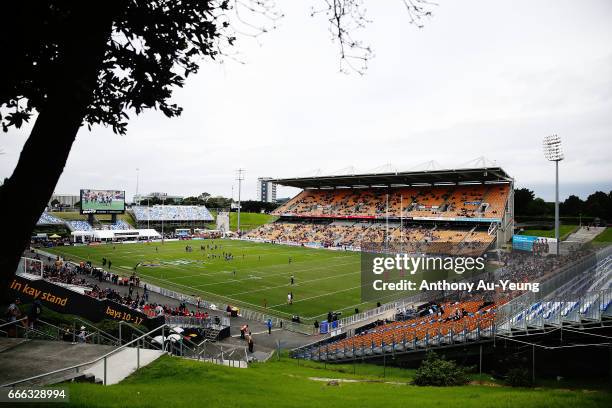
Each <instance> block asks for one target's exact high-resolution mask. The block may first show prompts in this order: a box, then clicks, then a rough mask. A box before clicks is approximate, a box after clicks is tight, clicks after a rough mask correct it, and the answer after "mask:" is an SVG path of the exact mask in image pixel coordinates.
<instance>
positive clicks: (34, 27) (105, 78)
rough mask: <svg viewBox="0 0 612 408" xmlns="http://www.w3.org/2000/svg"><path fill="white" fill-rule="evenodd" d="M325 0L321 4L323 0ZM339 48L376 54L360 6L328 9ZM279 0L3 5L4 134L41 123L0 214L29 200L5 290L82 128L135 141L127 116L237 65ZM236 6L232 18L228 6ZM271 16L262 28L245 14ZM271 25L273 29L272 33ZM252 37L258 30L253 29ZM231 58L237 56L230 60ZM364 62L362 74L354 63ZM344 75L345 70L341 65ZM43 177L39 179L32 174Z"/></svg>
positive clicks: (29, 0)
mask: <svg viewBox="0 0 612 408" xmlns="http://www.w3.org/2000/svg"><path fill="white" fill-rule="evenodd" d="M313 1H315V0H313ZM318 1H320V2H321V4H322V6H321V7H319V8H317V9H315V10H313V15H318V14H323V15H325V16H326V17H327V18H328V20H329V22H330V30H331V32H332V34H333V38H334V39H335V40H336V42H337V44H339V47H340V57H341V58H340V60H341V63H343V62H345V61H346V62H347V63H348V65H349V68H353V69H355V70H356V71H358V72H362V70H363V69H365V63H366V62H367V61H368V59H369V56H370V53H369V47H367V46H364V45H363V44H362V43H361V42H360V41H357V40H354V39H353V38H352V32H353V31H354V30H357V29H360V28H362V27H363V26H364V25H365V23H366V22H367V18H366V17H365V14H364V8H363V4H362V1H360V0H318ZM402 1H403V4H404V5H405V6H406V9H407V11H408V13H409V16H410V21H411V22H413V23H415V24H416V25H417V26H420V25H421V19H422V18H425V17H427V16H429V15H430V14H431V13H430V11H429V10H428V8H427V5H428V4H429V3H428V1H427V0H402ZM273 4H274V3H273V2H272V1H271V0H241V1H238V0H235V1H234V0H231V1H230V0H111V1H105V2H93V1H68V0H48V1H39V0H23V1H10V2H3V4H2V6H1V7H2V9H1V10H2V17H3V21H2V24H0V50H2V62H1V63H0V78H1V80H0V125H1V126H2V129H3V130H4V131H7V130H8V128H9V127H16V128H19V127H21V126H22V125H23V124H24V123H25V122H28V121H29V120H31V119H32V118H33V117H34V115H35V114H37V116H36V120H35V123H34V125H33V127H32V130H31V132H30V135H29V137H28V139H27V141H26V143H25V145H24V147H23V150H22V152H21V154H20V157H19V160H18V162H17V165H16V167H15V169H14V171H13V174H12V175H11V177H10V178H8V179H7V180H6V182H5V183H4V184H3V185H2V186H1V187H0V211H2V212H3V213H5V214H6V213H8V211H9V208H8V203H9V202H12V200H13V199H14V198H15V197H19V198H20V200H22V202H23V203H24V204H23V206H22V207H21V209H20V211H19V212H18V213H16V214H14V216H11V217H9V219H7V221H6V224H5V228H6V230H7V231H11V233H10V234H2V237H1V238H0V248H2V252H1V253H0V270H1V272H0V291H2V293H4V289H5V288H6V287H7V285H8V282H9V280H10V278H11V277H12V276H13V275H14V271H15V269H16V267H17V265H18V262H19V257H20V255H21V253H22V252H23V250H24V249H25V247H26V245H27V244H28V242H29V239H30V236H31V233H32V231H33V228H34V226H35V224H36V221H37V220H38V217H39V216H40V214H41V213H42V211H43V210H44V207H45V205H46V203H47V202H48V199H49V197H50V196H51V194H52V192H53V190H54V188H55V186H56V184H57V181H58V180H59V177H60V175H61V173H62V171H63V169H64V166H65V163H66V160H67V158H68V154H69V153H70V149H71V147H72V144H73V142H74V140H75V137H76V135H77V132H78V130H79V128H80V127H81V126H82V125H86V126H87V127H88V128H91V126H93V125H103V126H108V127H110V128H111V129H112V130H113V131H114V132H115V133H118V134H125V133H126V126H127V121H128V119H129V113H130V112H133V113H135V114H139V113H141V112H142V111H143V110H145V109H156V110H159V111H161V112H162V113H163V114H164V115H166V116H167V117H173V116H177V115H179V114H180V113H181V108H180V107H179V106H177V105H175V104H172V103H171V102H170V101H169V98H170V96H171V95H172V90H173V89H174V88H176V87H182V86H183V85H184V83H185V80H186V79H187V77H188V76H189V75H192V74H194V73H196V72H197V71H198V66H199V64H200V63H201V62H202V60H203V59H206V58H208V59H213V60H214V59H218V58H222V57H223V56H228V55H229V54H228V53H227V51H226V50H231V49H232V46H233V45H234V43H235V41H236V35H235V34H234V33H235V32H236V31H241V30H240V28H238V29H236V25H241V27H247V28H249V29H251V31H250V32H249V33H247V35H251V36H257V35H259V34H261V33H263V32H266V31H268V30H269V28H274V25H275V22H276V20H277V19H278V18H279V17H280V14H279V13H278V12H277V11H276V9H275V7H274V5H273ZM232 6H234V11H235V12H234V14H233V15H232V14H230V9H231V8H232ZM239 8H242V10H241V11H242V12H246V13H248V14H250V15H255V16H258V17H259V18H261V19H262V20H263V21H264V23H262V24H261V25H260V24H252V23H250V22H248V21H245V20H244V19H243V17H242V16H243V15H244V13H239V12H238V9H239ZM270 26H271V27H270ZM253 29H254V31H253ZM229 56H230V57H231V55H229ZM354 61H361V62H362V63H363V64H362V65H360V66H356V65H355V64H354V63H353V62H354ZM341 66H342V65H341ZM34 165H35V166H36V168H37V169H42V171H36V172H34V171H32V167H33V166H34Z"/></svg>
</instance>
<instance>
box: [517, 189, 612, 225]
mask: <svg viewBox="0 0 612 408" xmlns="http://www.w3.org/2000/svg"><path fill="white" fill-rule="evenodd" d="M514 210H515V213H516V215H518V216H552V215H554V213H555V207H554V204H553V203H549V202H545V201H544V200H543V199H541V198H539V197H536V196H535V194H534V192H533V191H532V190H529V189H527V188H520V189H516V190H514ZM559 212H560V214H561V215H562V216H564V217H579V216H583V217H598V218H601V219H603V220H607V221H609V220H612V191H610V192H609V193H607V194H606V193H604V192H602V191H596V192H594V193H593V194H591V195H589V196H588V197H587V199H586V200H582V199H581V198H580V197H578V196H575V195H570V196H569V197H568V198H566V199H565V201H563V202H561V203H559Z"/></svg>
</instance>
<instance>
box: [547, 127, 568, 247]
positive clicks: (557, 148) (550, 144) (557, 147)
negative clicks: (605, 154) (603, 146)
mask: <svg viewBox="0 0 612 408" xmlns="http://www.w3.org/2000/svg"><path fill="white" fill-rule="evenodd" d="M544 157H545V158H546V160H548V161H554V162H555V239H556V240H557V251H556V252H557V255H559V246H560V244H561V242H560V240H559V162H560V161H561V160H563V159H564V158H565V156H564V155H563V149H562V148H561V138H560V137H559V136H557V135H549V136H546V137H545V138H544Z"/></svg>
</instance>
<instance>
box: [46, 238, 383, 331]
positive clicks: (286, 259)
mask: <svg viewBox="0 0 612 408" xmlns="http://www.w3.org/2000/svg"><path fill="white" fill-rule="evenodd" d="M187 245H190V246H191V247H192V248H193V251H192V252H187V251H186V250H185V247H186V246H187ZM201 246H204V247H205V249H204V250H202V249H201ZM207 246H211V247H212V249H206V247H207ZM215 246H216V249H215ZM48 251H49V252H52V253H55V254H59V255H62V256H63V257H64V258H66V259H67V260H73V261H81V260H83V261H91V262H92V263H93V264H94V265H96V266H102V258H106V259H109V260H111V261H112V271H114V272H119V273H120V274H123V275H126V276H129V275H130V274H131V273H132V271H133V268H134V267H135V266H136V265H137V264H140V266H138V268H137V271H138V274H139V275H140V276H141V278H142V279H143V280H145V281H148V282H151V283H153V284H156V285H158V286H162V287H166V288H169V289H172V290H175V291H177V292H181V293H184V294H187V295H196V296H197V295H199V296H200V297H201V298H202V299H205V300H209V301H213V302H214V301H218V302H223V303H229V304H232V305H236V306H239V307H240V306H241V307H246V308H249V309H254V310H258V311H264V310H265V311H266V312H268V313H270V314H274V315H277V316H279V317H285V318H290V317H291V316H292V315H298V316H300V318H301V319H302V320H307V321H314V319H318V320H319V321H320V320H322V319H325V317H326V316H327V312H328V311H339V310H341V311H342V312H343V316H347V315H350V314H353V313H354V309H355V308H359V310H360V311H362V310H365V309H368V308H371V307H373V306H374V305H373V304H371V303H362V302H361V291H360V282H361V279H360V278H361V276H360V256H359V254H358V253H354V252H344V251H330V250H325V249H310V248H302V247H293V246H286V245H274V244H263V243H254V242H249V241H239V240H220V239H218V240H193V241H178V242H176V241H174V242H165V243H164V244H163V245H162V244H161V243H142V244H116V245H112V244H102V245H97V246H75V247H57V248H52V249H49V250H48ZM224 253H230V254H232V255H233V260H225V259H224V257H223V254H224ZM213 255H214V258H213ZM290 260H291V262H290ZM291 275H293V276H294V277H295V282H294V285H291V283H290V277H291ZM289 292H293V297H294V300H293V304H291V305H289V304H287V295H288V293H289Z"/></svg>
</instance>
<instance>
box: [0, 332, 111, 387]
mask: <svg viewBox="0 0 612 408" xmlns="http://www.w3.org/2000/svg"><path fill="white" fill-rule="evenodd" d="M20 340H22V339H20ZM114 348H115V347H114V346H102V345H98V344H83V343H78V344H73V343H68V342H64V341H48V340H28V341H21V342H20V343H19V344H13V345H12V347H9V348H6V349H5V350H4V351H2V352H0V385H1V384H6V383H10V382H12V381H18V380H22V379H24V378H28V377H34V376H36V375H40V374H46V373H48V372H51V371H55V370H59V369H62V368H66V367H71V366H73V365H77V364H81V363H86V362H88V361H91V360H95V359H96V358H97V357H100V356H103V355H104V354H106V353H108V352H110V351H111V350H113V349H114ZM75 374H76V371H66V372H62V373H58V374H54V375H51V376H48V377H45V378H44V379H43V380H42V381H35V382H33V383H31V384H30V385H32V384H51V383H54V382H57V381H61V380H63V379H65V378H70V377H71V376H74V375H75ZM24 385H25V384H24Z"/></svg>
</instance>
